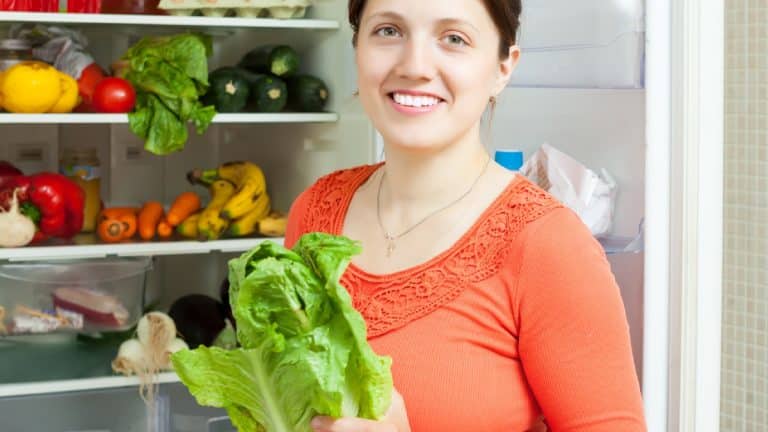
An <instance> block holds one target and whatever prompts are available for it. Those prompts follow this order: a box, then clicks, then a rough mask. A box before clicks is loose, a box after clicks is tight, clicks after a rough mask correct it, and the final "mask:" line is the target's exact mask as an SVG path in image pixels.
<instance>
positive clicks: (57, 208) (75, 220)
mask: <svg viewBox="0 0 768 432" xmlns="http://www.w3.org/2000/svg"><path fill="white" fill-rule="evenodd" d="M14 189H16V190H18V192H17V194H18V199H19V202H20V203H21V205H22V207H25V206H26V209H25V210H26V211H28V212H32V209H31V208H30V207H35V208H36V209H37V210H38V211H39V212H40V221H39V223H38V227H39V229H40V232H41V233H42V234H43V235H44V236H46V237H62V238H71V237H72V236H74V235H75V234H77V233H79V232H80V230H81V229H82V228H83V208H84V206H85V193H84V192H83V190H82V189H81V188H80V186H78V185H77V183H75V182H73V181H72V180H70V179H68V178H67V177H65V176H63V175H61V174H54V173H46V172H44V173H40V174H35V175H32V176H16V177H13V178H12V179H11V182H10V184H9V185H6V187H5V188H4V189H3V190H0V206H3V207H7V206H8V204H9V203H10V199H11V196H12V195H13V190H14ZM30 205H31V206H30Z"/></svg>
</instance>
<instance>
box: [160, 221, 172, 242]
mask: <svg viewBox="0 0 768 432" xmlns="http://www.w3.org/2000/svg"><path fill="white" fill-rule="evenodd" d="M157 235H159V236H160V237H162V238H168V237H170V236H171V235H173V227H172V226H171V224H169V223H168V220H166V219H165V218H163V219H162V220H161V221H160V223H159V224H157Z"/></svg>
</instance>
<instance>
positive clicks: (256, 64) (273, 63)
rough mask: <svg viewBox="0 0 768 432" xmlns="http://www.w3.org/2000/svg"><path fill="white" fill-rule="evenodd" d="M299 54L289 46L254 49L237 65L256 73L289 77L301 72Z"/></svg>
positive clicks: (269, 46)
mask: <svg viewBox="0 0 768 432" xmlns="http://www.w3.org/2000/svg"><path fill="white" fill-rule="evenodd" d="M299 63H300V61H299V54H298V53H297V52H296V50H294V49H293V48H291V47H290V46H288V45H267V46H262V47H258V48H254V49H253V50H251V51H249V52H248V53H247V54H246V55H245V56H243V58H242V59H241V60H240V63H238V64H237V65H238V66H239V67H241V68H244V69H247V70H249V71H251V72H255V73H270V74H272V75H275V76H278V77H287V76H291V75H293V74H295V73H296V72H297V71H298V70H299Z"/></svg>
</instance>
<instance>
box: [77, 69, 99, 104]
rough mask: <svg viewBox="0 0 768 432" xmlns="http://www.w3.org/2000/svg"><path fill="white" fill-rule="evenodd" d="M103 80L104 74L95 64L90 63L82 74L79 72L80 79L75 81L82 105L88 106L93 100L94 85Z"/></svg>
mask: <svg viewBox="0 0 768 432" xmlns="http://www.w3.org/2000/svg"><path fill="white" fill-rule="evenodd" d="M102 79H104V72H103V71H102V70H101V67H99V65H98V64H96V63H91V64H90V65H88V66H87V67H86V68H85V69H83V71H82V72H80V78H78V79H77V87H78V89H79V91H80V98H81V99H82V100H83V103H84V104H86V105H87V104H90V103H91V99H92V98H93V91H94V90H95V89H96V84H98V83H99V81H101V80H102Z"/></svg>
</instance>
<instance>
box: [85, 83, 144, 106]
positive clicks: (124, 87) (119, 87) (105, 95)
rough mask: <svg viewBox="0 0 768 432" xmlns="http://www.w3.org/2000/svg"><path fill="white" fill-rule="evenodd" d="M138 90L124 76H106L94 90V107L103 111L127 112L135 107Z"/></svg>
mask: <svg viewBox="0 0 768 432" xmlns="http://www.w3.org/2000/svg"><path fill="white" fill-rule="evenodd" d="M134 103H136V92H135V91H134V90H133V86H131V83H129V82H128V81H126V80H124V79H122V78H116V77H109V78H104V79H103V80H101V81H99V83H98V84H96V89H95V90H94V91H93V107H94V108H96V111H98V112H103V113H125V112H128V111H130V110H132V109H133V104H134Z"/></svg>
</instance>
